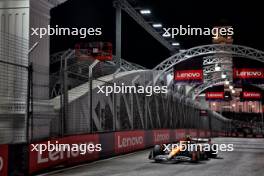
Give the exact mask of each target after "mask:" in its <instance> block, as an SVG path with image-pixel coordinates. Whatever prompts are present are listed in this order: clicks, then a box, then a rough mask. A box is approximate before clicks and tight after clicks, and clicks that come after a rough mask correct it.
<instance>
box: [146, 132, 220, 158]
mask: <svg viewBox="0 0 264 176" xmlns="http://www.w3.org/2000/svg"><path fill="white" fill-rule="evenodd" d="M184 146H185V147H184ZM186 146H192V147H196V148H190V147H189V148H188V147H186ZM205 147H207V148H206V150H205ZM215 151H216V148H215V146H213V145H212V143H211V139H191V138H190V137H187V138H185V139H183V140H180V141H178V142H177V143H175V144H163V145H155V146H154V148H153V149H152V150H151V151H150V154H149V159H150V160H154V161H155V162H162V161H190V162H199V161H201V160H208V158H216V157H217V154H216V152H215Z"/></svg>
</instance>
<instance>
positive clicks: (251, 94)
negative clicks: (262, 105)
mask: <svg viewBox="0 0 264 176" xmlns="http://www.w3.org/2000/svg"><path fill="white" fill-rule="evenodd" d="M243 98H248V99H260V98H261V93H259V92H243Z"/></svg>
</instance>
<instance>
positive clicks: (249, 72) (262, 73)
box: [233, 68, 264, 79]
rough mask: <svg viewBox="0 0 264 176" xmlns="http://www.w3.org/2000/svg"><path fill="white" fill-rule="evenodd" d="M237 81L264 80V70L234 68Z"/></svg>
mask: <svg viewBox="0 0 264 176" xmlns="http://www.w3.org/2000/svg"><path fill="white" fill-rule="evenodd" d="M233 76H234V78H235V79H237V78H238V79H252V78H253V79H263V78H264V69H262V68H234V74H233Z"/></svg>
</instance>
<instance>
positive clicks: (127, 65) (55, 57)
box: [50, 49, 147, 71]
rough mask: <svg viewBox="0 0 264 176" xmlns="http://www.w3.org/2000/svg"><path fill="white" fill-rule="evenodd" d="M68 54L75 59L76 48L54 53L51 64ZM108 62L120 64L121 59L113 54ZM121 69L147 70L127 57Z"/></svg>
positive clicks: (122, 61)
mask: <svg viewBox="0 0 264 176" xmlns="http://www.w3.org/2000/svg"><path fill="white" fill-rule="evenodd" d="M66 55H67V56H68V58H69V59H75V57H76V56H75V55H74V50H72V49H69V50H66V51H60V52H57V53H55V54H53V55H51V57H50V64H54V63H56V62H60V61H61V59H64V57H65V56H66ZM107 62H108V63H110V64H112V65H118V64H120V60H119V59H118V58H116V56H114V55H113V60H112V61H107ZM121 69H122V70H123V71H131V70H147V69H146V68H145V67H143V66H141V65H138V64H135V63H132V62H128V61H126V60H125V59H121Z"/></svg>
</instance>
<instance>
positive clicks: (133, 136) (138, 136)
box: [115, 131, 145, 154]
mask: <svg viewBox="0 0 264 176" xmlns="http://www.w3.org/2000/svg"><path fill="white" fill-rule="evenodd" d="M144 147H145V132H144V131H127V132H116V133H115V153H116V154H119V153H127V152H131V151H135V150H139V149H143V148H144Z"/></svg>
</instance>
